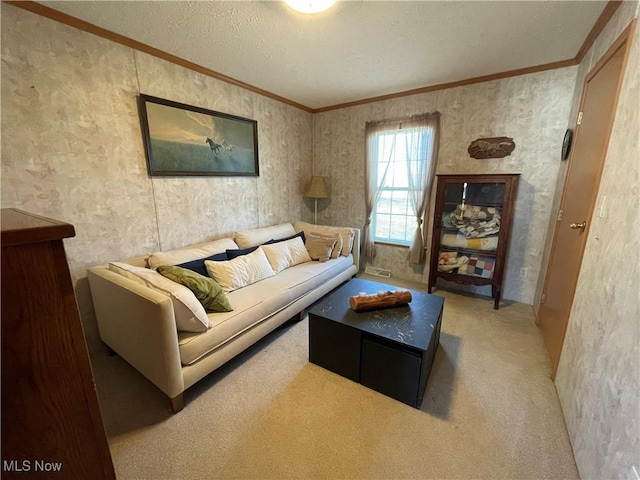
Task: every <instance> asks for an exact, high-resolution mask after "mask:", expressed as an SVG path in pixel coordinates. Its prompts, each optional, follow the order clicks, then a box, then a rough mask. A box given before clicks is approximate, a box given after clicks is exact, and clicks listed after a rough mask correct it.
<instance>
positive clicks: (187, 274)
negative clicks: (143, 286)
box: [156, 265, 233, 312]
mask: <svg viewBox="0 0 640 480" xmlns="http://www.w3.org/2000/svg"><path fill="white" fill-rule="evenodd" d="M156 270H157V271H158V273H159V274H160V275H162V276H163V277H167V278H168V279H169V280H173V281H174V282H176V283H179V284H180V285H184V286H185V287H187V288H188V289H189V290H191V291H192V292H193V293H194V294H195V296H196V298H197V299H198V300H199V301H200V303H201V304H202V306H203V307H204V309H205V310H206V311H207V312H231V311H232V310H233V308H231V305H230V304H229V299H228V298H227V296H226V295H225V294H224V292H223V291H222V288H221V287H220V285H218V283H217V282H216V281H215V280H214V279H213V278H210V277H205V276H203V275H200V274H199V273H196V272H194V271H193V270H189V269H187V268H182V267H174V266H172V265H166V266H161V267H158V268H157V269H156Z"/></svg>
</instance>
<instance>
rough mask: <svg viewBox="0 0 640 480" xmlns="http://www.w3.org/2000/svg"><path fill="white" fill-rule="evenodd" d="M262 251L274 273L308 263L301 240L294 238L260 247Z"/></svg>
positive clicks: (307, 255)
mask: <svg viewBox="0 0 640 480" xmlns="http://www.w3.org/2000/svg"><path fill="white" fill-rule="evenodd" d="M260 248H262V250H264V254H265V255H266V256H267V260H269V264H270V265H271V268H273V271H274V272H276V273H279V272H281V271H282V270H284V269H285V268H289V267H293V266H294V265H298V264H299V263H304V262H310V261H311V257H310V256H309V252H307V249H306V248H305V246H304V242H303V241H302V238H300V237H296V238H292V239H291V240H285V241H284V242H278V243H272V244H269V245H262V247H260Z"/></svg>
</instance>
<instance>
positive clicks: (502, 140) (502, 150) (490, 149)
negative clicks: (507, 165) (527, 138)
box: [467, 137, 516, 158]
mask: <svg viewBox="0 0 640 480" xmlns="http://www.w3.org/2000/svg"><path fill="white" fill-rule="evenodd" d="M515 148H516V144H515V143H514V142H513V138H510V137H494V138H478V139H477V140H474V141H473V142H471V145H469V148H468V149H467V152H469V155H471V157H472V158H502V157H506V156H507V155H511V152H513V150H514V149H515Z"/></svg>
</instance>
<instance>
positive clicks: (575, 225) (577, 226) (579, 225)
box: [569, 220, 587, 232]
mask: <svg viewBox="0 0 640 480" xmlns="http://www.w3.org/2000/svg"><path fill="white" fill-rule="evenodd" d="M586 227H587V221H586V220H585V221H583V222H582V223H572V224H571V225H569V228H570V229H572V230H580V232H584V229H585V228H586Z"/></svg>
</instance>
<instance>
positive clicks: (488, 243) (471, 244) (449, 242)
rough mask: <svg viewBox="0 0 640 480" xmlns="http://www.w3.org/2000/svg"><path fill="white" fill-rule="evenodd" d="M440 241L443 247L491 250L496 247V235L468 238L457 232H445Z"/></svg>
mask: <svg viewBox="0 0 640 480" xmlns="http://www.w3.org/2000/svg"><path fill="white" fill-rule="evenodd" d="M441 243H442V245H444V246H445V247H455V248H469V249H472V250H485V251H493V250H495V249H497V248H498V236H497V235H494V236H489V237H476V238H469V237H465V236H464V235H461V234H459V233H445V234H443V235H442V241H441Z"/></svg>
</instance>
